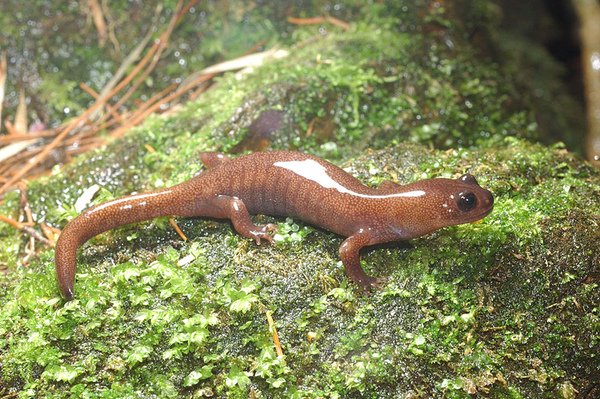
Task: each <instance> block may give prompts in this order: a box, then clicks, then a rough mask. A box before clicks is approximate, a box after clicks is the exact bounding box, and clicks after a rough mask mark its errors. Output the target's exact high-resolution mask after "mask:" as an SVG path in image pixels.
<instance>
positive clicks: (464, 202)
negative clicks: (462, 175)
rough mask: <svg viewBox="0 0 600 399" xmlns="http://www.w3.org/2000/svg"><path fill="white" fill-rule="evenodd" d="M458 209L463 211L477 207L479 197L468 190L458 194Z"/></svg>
mask: <svg viewBox="0 0 600 399" xmlns="http://www.w3.org/2000/svg"><path fill="white" fill-rule="evenodd" d="M456 203H457V205H458V209H460V210H461V211H463V212H468V211H470V210H472V209H473V208H475V206H476V205H477V197H476V196H475V194H473V193H471V192H469V191H467V192H462V193H460V194H458V200H457V201H456Z"/></svg>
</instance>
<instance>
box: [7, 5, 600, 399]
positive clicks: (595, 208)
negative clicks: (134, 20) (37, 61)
mask: <svg viewBox="0 0 600 399" xmlns="http://www.w3.org/2000/svg"><path fill="white" fill-rule="evenodd" d="M468 4H471V3H468ZM481 4H482V3H480V2H473V3H472V4H471V5H470V6H468V5H467V6H465V7H467V9H468V10H470V11H471V12H470V13H466V15H469V17H470V18H473V20H468V21H467V22H465V23H464V24H463V25H454V24H450V22H448V21H449V20H450V17H451V16H452V15H454V14H452V13H450V11H449V10H445V11H444V10H442V12H440V11H439V10H437V11H436V10H428V12H430V13H431V14H426V16H427V17H428V18H429V21H430V22H429V23H428V24H429V25H428V24H423V26H429V27H435V26H441V27H440V28H439V29H430V30H425V31H423V32H421V33H417V32H415V31H411V32H410V33H409V32H408V30H407V29H403V28H402V27H403V26H404V25H403V23H402V21H400V20H399V19H393V18H388V19H383V18H382V17H381V16H380V17H379V19H377V18H375V19H374V20H366V21H365V22H361V23H356V24H355V26H354V27H353V28H352V29H351V30H350V31H347V32H337V33H334V34H330V35H328V36H327V37H325V38H322V39H320V40H313V41H312V42H310V43H306V42H301V43H300V44H298V45H297V46H296V47H293V48H291V49H290V55H289V56H288V57H286V58H284V59H282V60H278V61H272V62H270V63H268V64H266V65H265V66H263V67H261V68H259V69H256V70H255V71H253V72H252V73H250V74H246V75H243V76H241V77H240V76H238V75H233V74H231V75H227V76H226V77H224V78H222V79H221V80H220V81H219V84H218V87H217V88H215V89H213V90H211V91H209V92H207V93H206V94H205V95H204V96H202V98H201V99H199V100H198V101H195V102H193V103H189V104H186V105H185V106H184V108H183V109H182V110H181V111H180V112H178V113H177V114H174V115H170V116H168V117H153V118H151V119H149V120H148V121H147V122H146V123H145V124H144V125H143V126H142V127H140V128H138V129H136V130H135V131H133V132H132V133H131V134H130V135H128V136H127V137H125V138H123V139H122V140H119V141H116V142H113V143H111V144H110V145H108V146H107V147H106V148H104V149H102V150H98V151H96V152H95V153H93V154H91V155H87V156H85V157H83V158H80V159H78V160H76V161H75V163H74V164H73V165H71V166H68V167H65V168H63V170H61V171H60V172H57V173H56V174H55V175H54V176H51V177H48V178H43V179H39V180H36V181H34V182H32V183H31V184H30V186H29V196H30V202H31V207H32V209H33V211H34V213H35V216H36V218H37V220H41V219H45V220H46V221H47V222H48V223H50V224H54V225H57V226H61V225H63V223H64V219H65V218H69V217H72V216H73V215H74V214H75V213H76V212H75V209H74V205H73V204H74V203H75V202H76V200H77V198H79V197H80V196H81V194H82V193H83V192H84V191H85V190H86V189H89V187H91V186H93V185H94V184H98V185H100V186H102V187H104V188H105V191H103V192H101V195H100V196H98V198H96V199H95V201H96V202H98V201H101V200H103V199H107V198H112V197H116V196H120V195H123V194H126V193H129V192H132V191H141V190H149V189H152V188H154V187H159V186H165V185H171V184H174V183H177V182H180V181H182V180H185V179H187V178H189V177H190V176H192V175H193V174H195V173H197V171H198V170H199V169H200V166H199V162H198V161H197V154H198V152H200V151H203V150H215V149H218V150H226V151H227V150H232V149H235V148H236V147H237V148H241V147H238V146H239V143H241V142H244V140H246V143H247V144H249V145H252V144H253V141H260V140H263V139H265V140H266V141H267V143H268V145H269V146H270V147H272V148H295V149H300V150H304V151H309V152H312V153H316V154H319V155H321V156H324V157H327V158H329V159H331V160H332V161H334V162H336V163H338V164H339V165H341V166H342V167H344V168H346V170H347V171H348V172H349V173H352V174H353V175H355V176H357V177H359V178H360V179H361V180H362V181H363V182H365V183H366V184H370V185H376V184H378V183H380V182H381V181H382V180H384V179H393V180H395V181H398V182H401V183H405V182H410V181H414V180H417V179H421V178H428V177H457V176H459V175H460V174H462V173H464V172H470V173H473V174H474V175H476V176H477V178H478V180H479V183H480V184H481V185H482V186H483V187H486V188H488V189H490V190H491V191H493V192H494V194H495V198H496V202H495V209H494V211H493V213H492V214H491V215H489V216H488V217H487V218H486V219H485V220H484V221H483V222H482V223H480V224H470V225H463V226H456V227H451V228H446V229H443V230H440V231H438V232H436V233H434V234H431V235H429V236H426V237H423V238H421V239H418V240H414V241H412V242H411V244H410V245H408V246H407V245H399V246H386V247H379V248H373V249H371V250H369V251H367V252H366V253H365V254H364V258H363V265H364V267H365V268H366V269H367V270H368V271H369V273H371V274H374V275H379V276H387V282H386V284H385V285H384V286H383V288H381V289H380V290H378V291H376V292H374V293H373V294H372V295H364V294H362V293H361V292H360V291H359V290H358V289H357V287H356V286H354V285H353V284H352V283H351V282H350V281H349V280H348V279H347V277H346V276H345V275H344V272H343V267H342V266H341V263H340V261H339V258H338V247H339V244H340V243H341V241H342V238H341V237H338V236H336V235H334V234H331V233H328V232H326V231H322V230H319V229H316V228H312V227H309V226H306V225H305V224H303V223H301V222H300V221H294V220H290V219H287V220H283V219H277V218H268V217H264V216H257V217H256V220H258V221H259V222H261V223H264V222H267V221H273V222H276V223H278V224H279V232H278V236H277V242H276V244H275V245H273V246H256V245H255V244H254V243H253V242H252V241H251V240H247V239H245V238H242V237H240V236H239V235H237V234H236V233H235V232H234V231H233V229H232V228H231V226H230V225H229V224H228V223H226V222H218V221H208V220H202V219H180V220H179V221H178V222H179V224H180V226H181V227H182V229H183V230H184V231H185V232H186V234H187V236H188V237H189V240H188V241H187V242H182V241H181V240H180V239H179V237H178V236H177V235H176V234H175V232H173V231H172V230H171V228H170V227H169V226H168V224H167V223H166V221H165V220H164V219H158V220H156V221H153V222H149V223H144V224H138V225H133V226H127V227H123V228H120V229H117V230H115V231H113V232H110V233H106V234H103V235H101V236H99V237H97V238H95V239H93V240H91V241H90V242H89V243H87V244H86V245H84V247H83V250H82V251H81V253H80V256H79V263H78V274H77V283H76V292H77V294H76V295H77V296H76V299H75V300H73V301H71V302H68V303H65V302H64V301H63V300H62V299H61V298H60V297H59V294H58V290H57V286H56V281H55V276H54V263H53V250H50V249H49V250H44V251H42V252H41V254H40V256H39V258H36V259H33V260H32V261H31V263H30V265H29V266H28V267H26V268H24V267H20V266H17V265H18V260H19V254H20V253H21V252H22V246H23V245H25V243H26V242H27V241H28V240H27V239H26V238H24V237H22V236H21V235H20V234H18V233H17V232H15V231H13V230H11V229H10V228H9V227H7V226H0V234H1V238H2V241H0V245H1V246H2V255H0V257H1V259H2V261H4V262H6V263H8V264H9V270H10V271H11V273H10V274H8V275H7V276H4V277H3V278H2V280H0V286H1V288H2V290H1V291H0V305H1V306H2V311H1V312H0V368H1V371H0V395H13V394H16V393H18V394H19V396H20V397H48V398H49V397H57V398H58V397H93V398H96V397H97V398H120V397H161V398H169V397H173V398H174V397H211V396H212V397H239V398H247V397H292V398H294V397H296V398H304V397H314V398H317V397H327V398H338V397H339V398H364V397H369V398H398V397H404V398H421V397H422V398H425V397H452V398H454V397H472V396H473V395H478V396H480V397H489V398H527V397H548V398H549V397H563V398H575V397H576V395H577V392H590V393H592V394H593V393H594V392H597V390H598V388H597V386H595V385H593V384H594V383H595V381H596V380H597V377H598V375H599V373H600V370H599V367H600V366H599V364H600V362H599V359H598V353H599V351H598V349H599V342H598V341H599V337H600V320H599V315H598V303H600V290H598V269H599V262H600V257H599V255H598V248H600V234H599V231H600V230H599V227H598V226H599V224H600V173H599V172H598V171H597V170H595V169H593V168H591V167H590V166H589V165H587V164H586V163H585V162H583V161H581V160H580V159H578V158H577V156H575V155H573V154H572V153H570V152H568V151H567V150H565V149H564V148H563V146H561V145H560V144H557V145H554V146H551V147H547V146H544V145H541V144H536V143H533V142H532V141H530V140H532V139H535V138H538V137H541V136H543V132H541V131H540V130H539V129H538V128H537V127H536V124H535V112H532V111H530V110H531V109H535V105H531V104H529V103H528V102H527V101H529V98H528V97H527V96H520V95H519V87H518V85H515V84H513V83H512V82H513V80H512V79H511V78H510V76H509V75H507V74H506V71H508V70H511V68H506V69H505V68H504V66H502V65H499V64H497V63H495V62H493V61H486V59H476V58H474V55H476V54H481V52H482V50H481V49H475V48H471V47H469V45H468V43H467V42H466V41H464V40H459V39H460V38H462V37H463V36H462V35H463V34H464V33H465V32H466V31H469V29H470V28H469V27H472V26H474V25H473V24H475V22H473V21H474V20H477V18H476V17H477V16H481V15H482V13H483V14H484V15H488V16H489V14H486V13H487V12H488V11H485V10H487V9H486V8H485V7H483V8H481V7H482V6H481ZM420 6H422V5H420ZM382 7H383V6H382ZM386 7H388V8H389V9H395V8H394V7H395V6H393V5H387V6H386ZM482 10H483V11H482ZM388 11H389V10H388ZM444 12H446V14H445V13H444ZM380 13H381V14H382V15H383V14H385V13H384V12H383V11H380ZM409 14H410V13H409ZM411 15H412V14H411ZM398 18H400V17H398ZM432 21H433V22H432ZM469 21H470V22H469ZM445 23H447V24H449V25H444V24H445ZM475 25H476V24H475ZM448 38H452V39H453V41H452V42H453V44H454V47H452V49H449V48H445V47H444V46H442V45H441V44H443V43H448V41H447V40H448ZM490 40H491V39H490ZM432 44H436V46H432ZM350 50H352V51H350ZM434 60H437V61H436V62H433V61H434ZM530 106H531V107H530ZM442 111H443V112H442ZM273 112H274V113H273ZM265 113H273V114H272V115H280V116H281V118H275V119H277V121H278V122H277V124H278V126H277V128H276V129H271V130H272V131H269V132H267V133H264V132H262V133H261V132H259V134H258V136H253V134H255V133H256V132H253V128H252V126H253V124H254V123H255V122H256V121H257V120H258V119H260V118H261V116H263V117H264V115H265ZM315 120H317V121H318V122H313V121H315ZM311 125H312V126H313V128H314V126H318V127H319V128H317V129H313V131H312V134H310V135H307V134H306V132H307V130H308V129H309V126H311ZM254 126H256V124H254ZM332 127H333V128H332ZM261 134H262V135H261ZM515 136H518V137H515ZM257 137H258V139H260V140H258V139H257ZM145 144H148V145H152V146H153V147H154V148H155V149H156V150H157V151H156V152H155V153H148V152H147V150H146V149H145V147H144V145H145ZM17 209H18V195H17V194H16V193H11V194H10V195H8V196H7V197H6V199H5V202H4V204H2V209H1V213H3V214H14V213H16V212H17ZM269 316H272V319H273V320H274V327H275V328H276V330H277V333H278V335H279V339H280V341H281V346H282V349H283V353H284V356H283V357H279V356H277V353H276V350H275V346H274V344H273V328H272V327H270V326H269V322H268V319H269ZM594 390H595V391H594Z"/></svg>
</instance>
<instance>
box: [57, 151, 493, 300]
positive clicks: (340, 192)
mask: <svg viewBox="0 0 600 399" xmlns="http://www.w3.org/2000/svg"><path fill="white" fill-rule="evenodd" d="M201 159H202V162H203V163H204V165H205V166H206V167H207V170H206V171H204V172H202V173H200V174H199V175H197V176H196V177H194V178H192V179H190V180H188V181H186V182H184V183H181V184H179V185H176V186H173V187H170V188H166V189H163V190H159V191H155V192H151V193H147V194H136V195H131V196H127V197H123V198H121V199H116V200H113V201H109V202H106V203H103V204H100V205H98V206H95V207H92V208H90V209H88V210H86V211H84V212H83V213H82V214H81V215H79V216H78V217H76V218H75V219H73V220H72V221H71V222H70V223H69V224H68V225H67V226H66V227H65V228H64V230H63V231H62V234H61V235H60V237H59V238H58V241H57V243H56V254H55V261H56V275H57V277H58V284H59V288H60V291H61V293H62V295H63V296H64V297H65V298H66V299H71V298H72V297H73V286H74V282H75V271H76V263H77V249H78V248H79V247H80V246H81V245H82V244H83V243H84V242H86V241H87V240H88V239H90V238H91V237H93V236H95V235H97V234H100V233H102V232H104V231H107V230H110V229H113V228H115V227H118V226H121V225H125V224H129V223H134V222H140V221H143V220H148V219H152V218H155V217H158V216H183V217H194V216H195V217H198V216H200V217H210V218H218V219H230V220H231V222H232V223H233V227H234V228H235V230H236V231H237V232H238V233H239V234H241V235H243V236H244V237H248V238H253V239H254V240H256V242H257V244H260V241H261V240H267V241H271V240H272V237H271V234H270V233H271V231H272V230H273V229H274V228H275V226H274V225H266V226H256V225H254V224H253V223H252V221H251V219H250V214H266V215H274V216H291V217H294V218H297V219H300V220H303V221H305V222H307V223H310V224H312V225H314V226H318V227H321V228H323V229H326V230H329V231H332V232H334V233H337V234H339V235H341V236H344V237H348V238H347V239H346V240H345V241H344V242H343V243H342V245H341V246H340V257H341V259H342V262H343V264H344V267H345V269H346V273H347V274H348V276H349V277H350V278H351V279H352V280H353V281H355V282H356V283H358V284H359V285H360V286H361V287H363V288H365V289H369V288H371V287H372V286H374V285H376V284H377V283H378V281H379V280H378V279H376V278H374V277H371V276H369V275H367V274H366V273H365V272H364V271H363V269H362V268H361V266H360V255H359V251H360V249H361V248H363V247H365V246H369V245H373V244H379V243H386V242H391V241H399V240H408V239H411V238H416V237H419V236H422V235H424V234H427V233H430V232H432V231H434V230H437V229H439V228H441V227H445V226H450V225H456V224H461V223H468V222H473V221H476V220H479V219H482V218H483V217H485V216H486V215H487V214H488V213H490V212H491V210H492V208H493V203H494V199H493V197H492V194H491V193H490V192H489V191H487V190H485V189H483V188H481V187H480V186H479V185H478V184H477V182H476V181H475V178H474V177H473V176H471V175H463V176H461V177H460V178H459V179H455V180H454V179H429V180H421V181H417V182H415V183H412V184H407V185H403V186H401V185H398V184H396V183H393V182H391V181H385V182H383V183H382V184H381V185H380V186H379V187H377V188H373V187H367V186H365V185H364V184H362V183H361V182H360V181H359V180H357V179H356V178H354V177H352V176H351V175H349V174H348V173H346V172H345V171H343V170H342V169H340V168H338V167H337V166H335V165H332V164H330V163H329V162H326V161H324V160H322V159H319V158H317V157H314V156H311V155H307V154H302V153H299V152H291V151H273V152H257V153H254V154H250V155H245V156H241V157H239V158H236V159H233V160H229V159H228V158H227V157H225V156H224V155H222V154H218V153H203V154H201Z"/></svg>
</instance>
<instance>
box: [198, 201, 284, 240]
mask: <svg viewBox="0 0 600 399" xmlns="http://www.w3.org/2000/svg"><path fill="white" fill-rule="evenodd" d="M206 205H208V206H207V209H208V212H207V213H206V215H205V216H209V217H214V218H219V219H229V220H231V223H233V228H234V229H235V231H237V232H238V233H239V234H241V235H242V236H244V237H247V238H252V239H254V241H256V243H257V244H258V245H260V241H261V240H266V241H268V242H273V236H272V234H271V233H272V232H273V231H275V230H277V225H275V224H272V223H269V224H266V225H264V226H257V225H255V224H254V223H252V220H251V219H250V214H249V213H248V210H247V209H246V205H244V202H243V201H242V200H241V199H239V198H237V197H231V196H228V195H218V196H216V197H214V198H213V199H211V200H209V203H208V204H206Z"/></svg>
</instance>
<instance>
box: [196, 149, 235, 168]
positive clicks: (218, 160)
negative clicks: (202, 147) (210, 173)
mask: <svg viewBox="0 0 600 399" xmlns="http://www.w3.org/2000/svg"><path fill="white" fill-rule="evenodd" d="M200 161H201V162H202V164H203V165H204V166H205V167H206V168H207V169H212V168H214V167H215V166H219V165H221V164H222V163H225V162H227V161H229V158H228V157H227V155H225V154H221V153H220V152H201V153H200Z"/></svg>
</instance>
